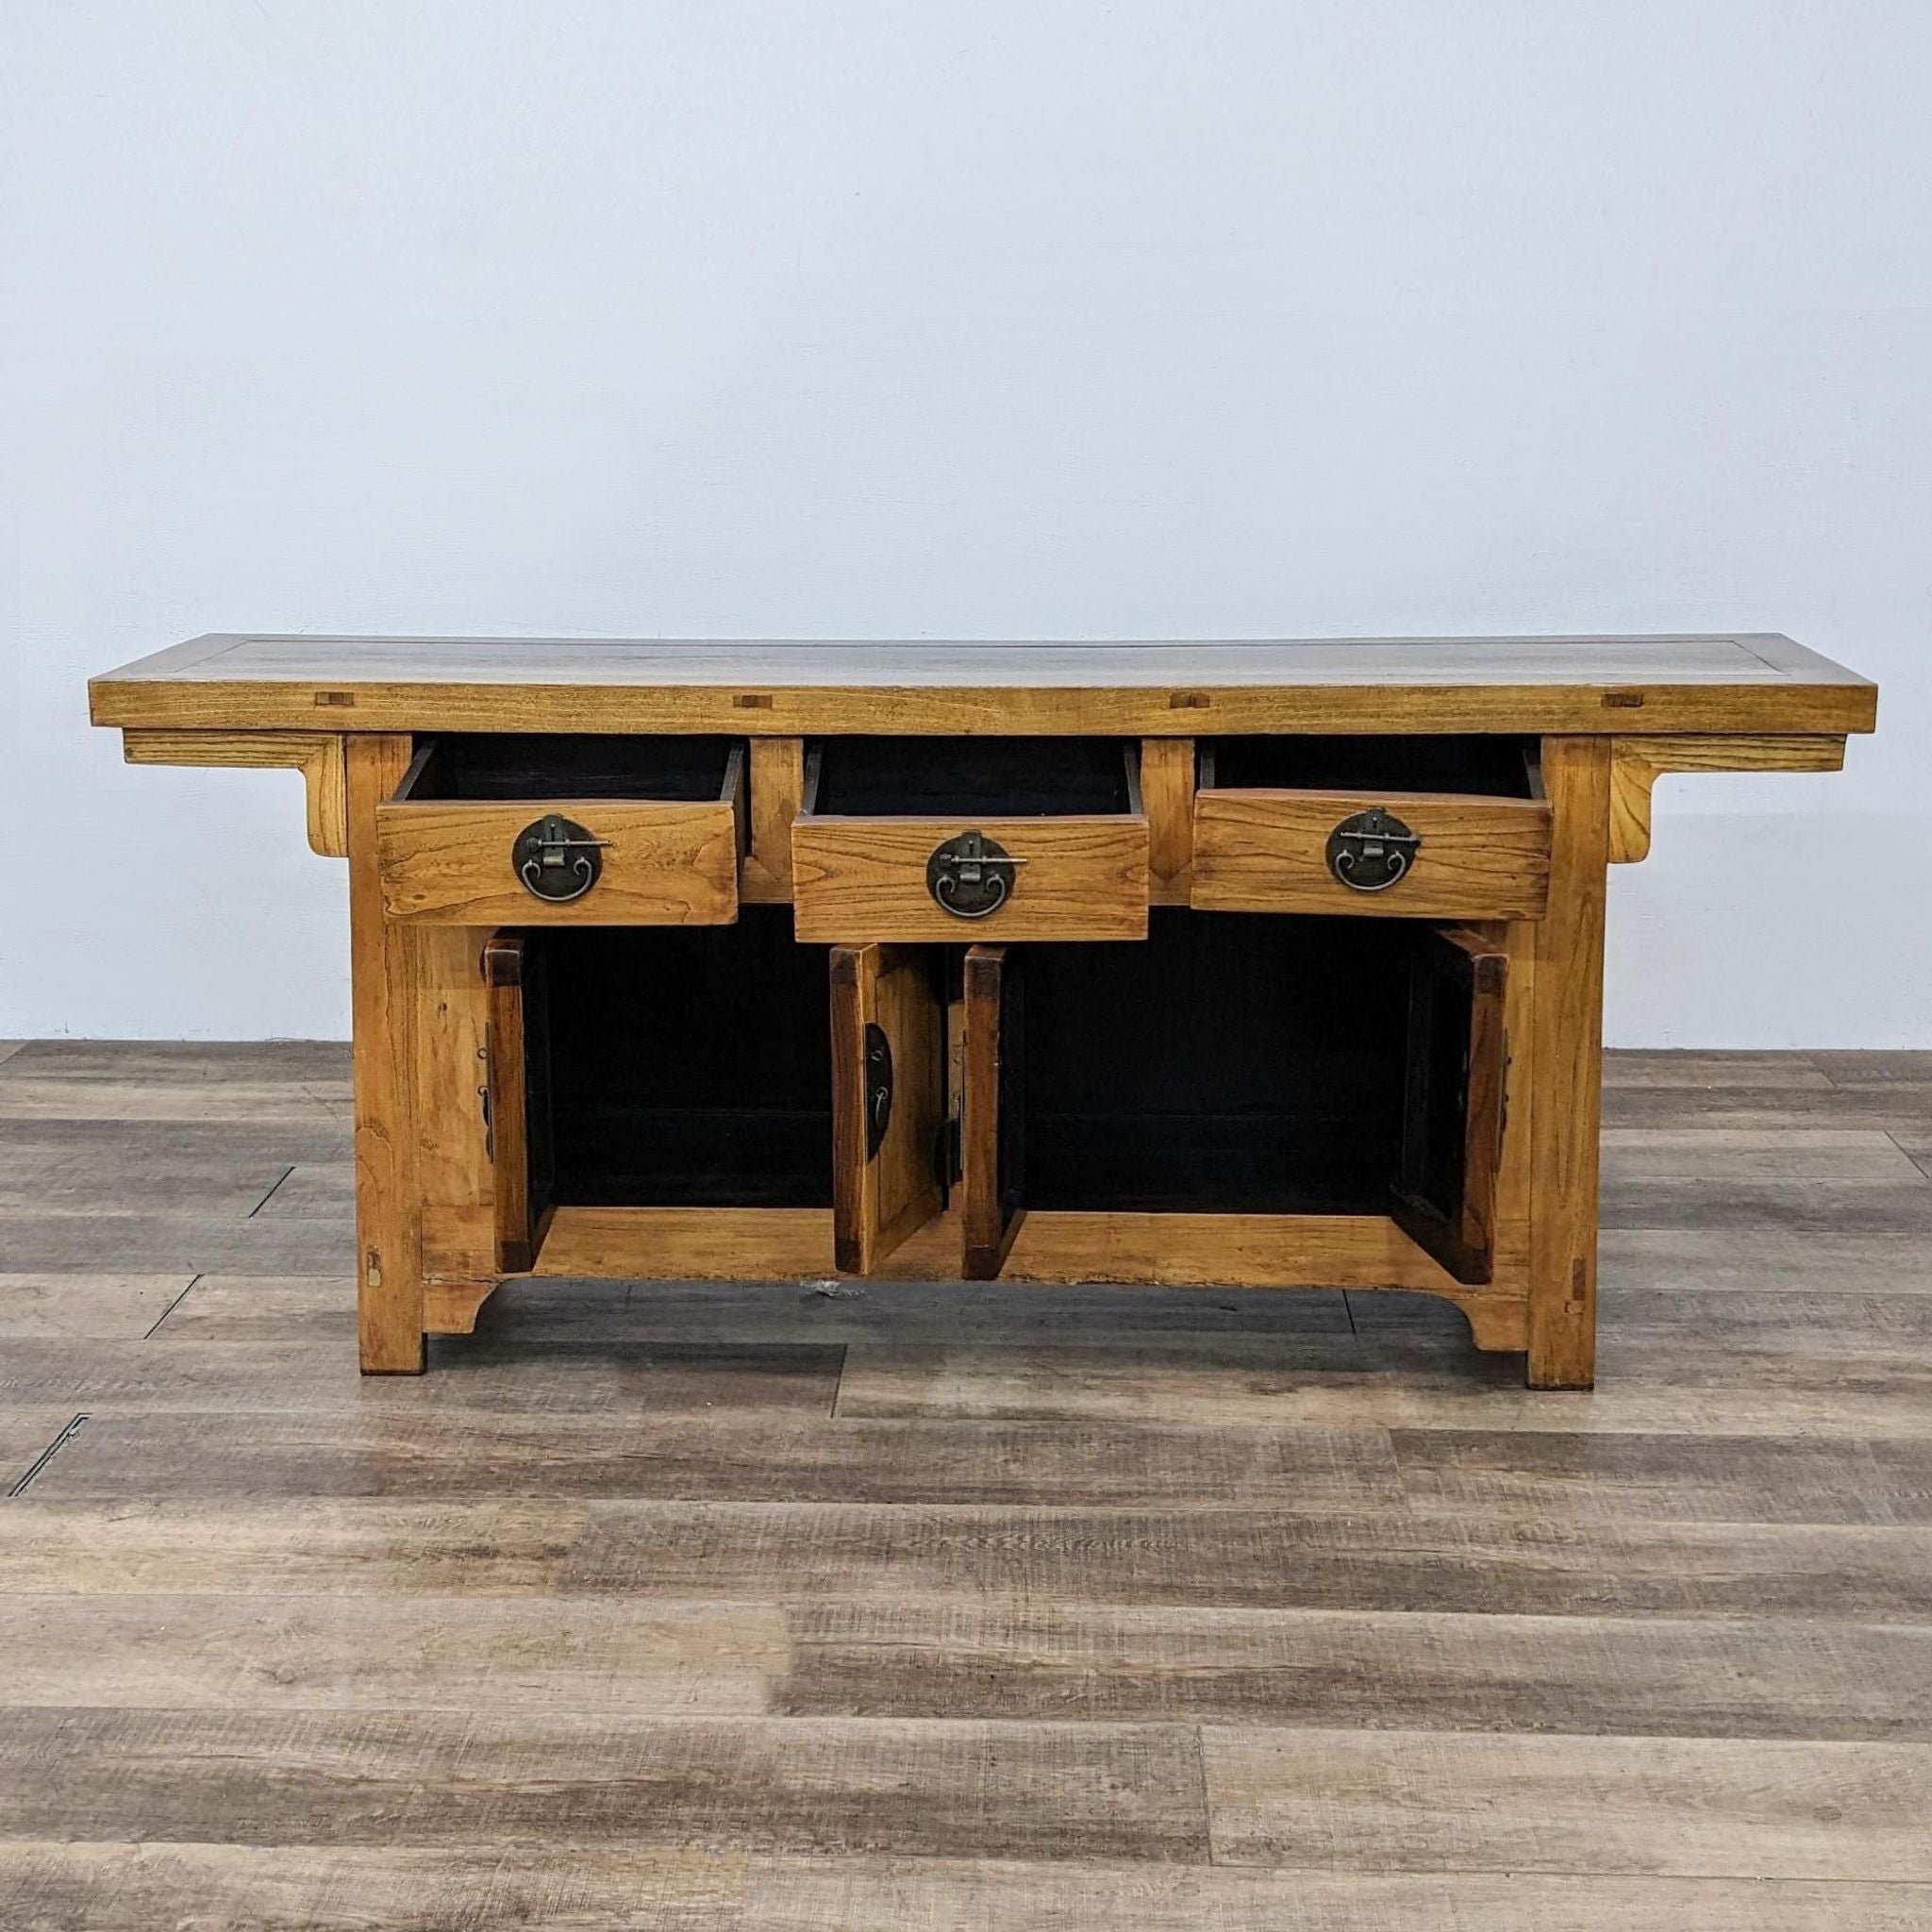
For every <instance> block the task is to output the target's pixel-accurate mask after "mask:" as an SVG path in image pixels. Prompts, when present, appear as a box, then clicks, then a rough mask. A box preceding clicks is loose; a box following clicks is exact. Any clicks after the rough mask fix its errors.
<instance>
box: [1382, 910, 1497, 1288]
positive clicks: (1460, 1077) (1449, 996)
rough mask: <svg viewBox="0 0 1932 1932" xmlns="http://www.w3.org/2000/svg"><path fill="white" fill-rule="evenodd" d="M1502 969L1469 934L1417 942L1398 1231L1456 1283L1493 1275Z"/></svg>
mask: <svg viewBox="0 0 1932 1932" xmlns="http://www.w3.org/2000/svg"><path fill="white" fill-rule="evenodd" d="M1508 974H1509V962H1508V959H1507V957H1506V956H1505V954H1504V951H1503V948H1502V946H1501V944H1500V943H1499V942H1498V941H1493V940H1491V939H1488V938H1486V937H1485V936H1484V935H1483V934H1482V933H1480V932H1478V931H1475V930H1474V929H1472V928H1470V927H1466V926H1441V927H1433V928H1428V929H1425V930H1422V931H1419V932H1418V933H1417V934H1416V944H1415V952H1414V956H1413V958H1412V961H1411V964H1410V968H1409V991H1408V1058H1407V1091H1406V1093H1405V1097H1404V1104H1403V1118H1402V1161H1401V1171H1400V1173H1399V1174H1398V1176H1397V1179H1396V1183H1395V1201H1394V1208H1393V1213H1394V1217H1395V1221H1396V1224H1398V1225H1399V1226H1400V1227H1401V1228H1402V1229H1403V1231H1404V1232H1405V1233H1407V1235H1408V1236H1409V1237H1410V1238H1411V1239H1412V1240H1413V1241H1415V1242H1416V1243H1417V1245H1418V1246H1420V1247H1422V1248H1424V1249H1426V1250H1427V1251H1428V1253H1429V1254H1431V1255H1433V1256H1434V1257H1436V1259H1437V1260H1439V1261H1440V1262H1441V1264H1442V1266H1443V1267H1444V1268H1446V1269H1447V1270H1448V1271H1449V1273H1450V1274H1453V1275H1454V1276H1455V1277H1456V1279H1457V1281H1463V1282H1468V1283H1470V1284H1471V1285H1473V1286H1474V1285H1480V1284H1481V1283H1483V1282H1486V1281H1488V1280H1489V1279H1490V1278H1491V1275H1492V1274H1494V1272H1495V1251H1496V1175H1497V1170H1498V1168H1499V1167H1500V1166H1501V1164H1502V1153H1503V1108H1504V1080H1505V1075H1506V1073H1507V1067H1508V1045H1507V1041H1506V1040H1505V1037H1504V1033H1503V1015H1504V1000H1505V996H1506V994H1507V991H1508Z"/></svg>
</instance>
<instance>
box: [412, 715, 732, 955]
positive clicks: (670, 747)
mask: <svg viewBox="0 0 1932 1932" xmlns="http://www.w3.org/2000/svg"><path fill="white" fill-rule="evenodd" d="M745 829H746V818H745V758H744V746H743V745H742V743H741V742H738V741H733V740H729V739H723V738H589V737H584V738H542V737H488V736H485V737H455V738H439V739H430V740H426V741H422V742H420V743H419V745H418V748H417V752H416V757H415V758H414V760H413V761H412V762H411V764H410V766H409V769H408V772H407V773H406V774H404V776H403V781H402V783H401V784H400V785H399V786H398V787H397V788H396V794H395V796H394V797H393V798H392V799H391V800H389V801H388V803H386V804H384V805H382V806H379V807H378V808H376V814H375V836H376V849H377V854H378V859H379V870H380V874H381V878H382V902H383V910H384V911H385V912H386V913H387V914H388V916H389V917H390V918H391V919H397V920H425V921H431V922H434V923H438V924H444V925H493V924H517V925H724V924H730V922H731V921H732V920H734V919H736V918H737V917H738V872H739V862H740V859H741V857H742V855H743V851H744V841H745Z"/></svg>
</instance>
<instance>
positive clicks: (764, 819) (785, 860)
mask: <svg viewBox="0 0 1932 1932" xmlns="http://www.w3.org/2000/svg"><path fill="white" fill-rule="evenodd" d="M749 749H750V752H751V771H750V789H751V808H750V823H751V832H750V849H749V850H748V851H747V852H746V854H745V859H744V866H743V869H742V872H741V876H740V879H739V892H740V895H741V897H742V898H744V899H746V900H747V901H751V902H753V903H758V902H771V901H775V902H778V903H780V904H784V903H788V902H789V901H790V900H791V822H792V820H794V819H795V818H796V817H797V816H798V814H799V812H800V810H801V809H802V808H803V806H804V802H805V741H804V739H802V738H754V739H752V740H751V741H750V743H749Z"/></svg>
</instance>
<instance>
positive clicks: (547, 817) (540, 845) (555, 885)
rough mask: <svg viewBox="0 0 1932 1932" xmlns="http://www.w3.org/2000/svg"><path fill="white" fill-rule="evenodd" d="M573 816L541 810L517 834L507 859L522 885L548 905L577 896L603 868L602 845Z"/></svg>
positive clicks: (555, 904) (586, 890)
mask: <svg viewBox="0 0 1932 1932" xmlns="http://www.w3.org/2000/svg"><path fill="white" fill-rule="evenodd" d="M606 842H607V841H605V840H602V839H593V838H592V837H591V834H590V833H589V832H587V831H586V830H585V829H584V828H583V826H582V825H580V824H577V823H576V821H575V819H567V818H565V817H564V816H563V815H562V814H561V813H560V812H554V811H551V812H545V813H544V814H543V816H542V817H541V819H538V820H536V821H534V822H533V823H532V824H527V825H525V827H524V829H523V830H522V831H521V832H519V833H518V834H517V837H516V843H515V844H513V845H512V846H511V847H510V848H509V862H510V866H511V868H512V870H513V871H514V872H515V873H516V875H517V877H518V878H520V879H521V880H523V882H524V886H525V890H526V891H529V892H530V893H531V894H532V895H533V896H534V897H536V898H539V899H542V900H544V901H546V902H547V903H548V904H550V905H552V906H561V905H565V904H567V903H568V902H569V901H570V900H572V899H581V898H582V897H583V896H584V894H585V893H586V892H588V891H590V890H591V887H592V886H594V885H595V884H596V883H597V878H598V875H599V874H601V873H602V872H603V870H604V854H603V849H602V848H603V847H604V845H605V843H606Z"/></svg>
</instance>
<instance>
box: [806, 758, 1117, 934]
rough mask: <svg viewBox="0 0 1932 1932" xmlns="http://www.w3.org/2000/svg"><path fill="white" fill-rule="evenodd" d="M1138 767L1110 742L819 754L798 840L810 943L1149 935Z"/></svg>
mask: <svg viewBox="0 0 1932 1932" xmlns="http://www.w3.org/2000/svg"><path fill="white" fill-rule="evenodd" d="M1138 757H1139V751H1138V747H1137V746H1135V745H1133V744H1123V743H1121V742H1120V741H1116V740H1112V739H1099V738H1024V739H974V738H839V739H830V740H827V741H824V742H823V743H820V744H815V745H814V746H813V747H812V748H811V750H810V751H809V752H808V756H807V761H806V775H805V797H804V805H803V809H802V811H801V813H800V815H799V817H798V818H797V819H796V820H795V821H794V822H793V824H792V828H791V867H792V903H793V907H794V909H795V912H796V916H797V922H798V937H799V938H800V939H802V940H822V941H836V942H841V943H848V942H859V941H920V940H924V941H935V940H937V941H945V940H952V941H970V940H974V939H978V938H986V939H1052V940H1106V939H1138V938H1140V937H1141V936H1142V935H1144V934H1145V932H1146V930H1147V854H1148V835H1147V818H1146V814H1145V813H1144V812H1143V811H1142V810H1141V791H1140V773H1139V769H1138V762H1137V760H1138Z"/></svg>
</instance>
